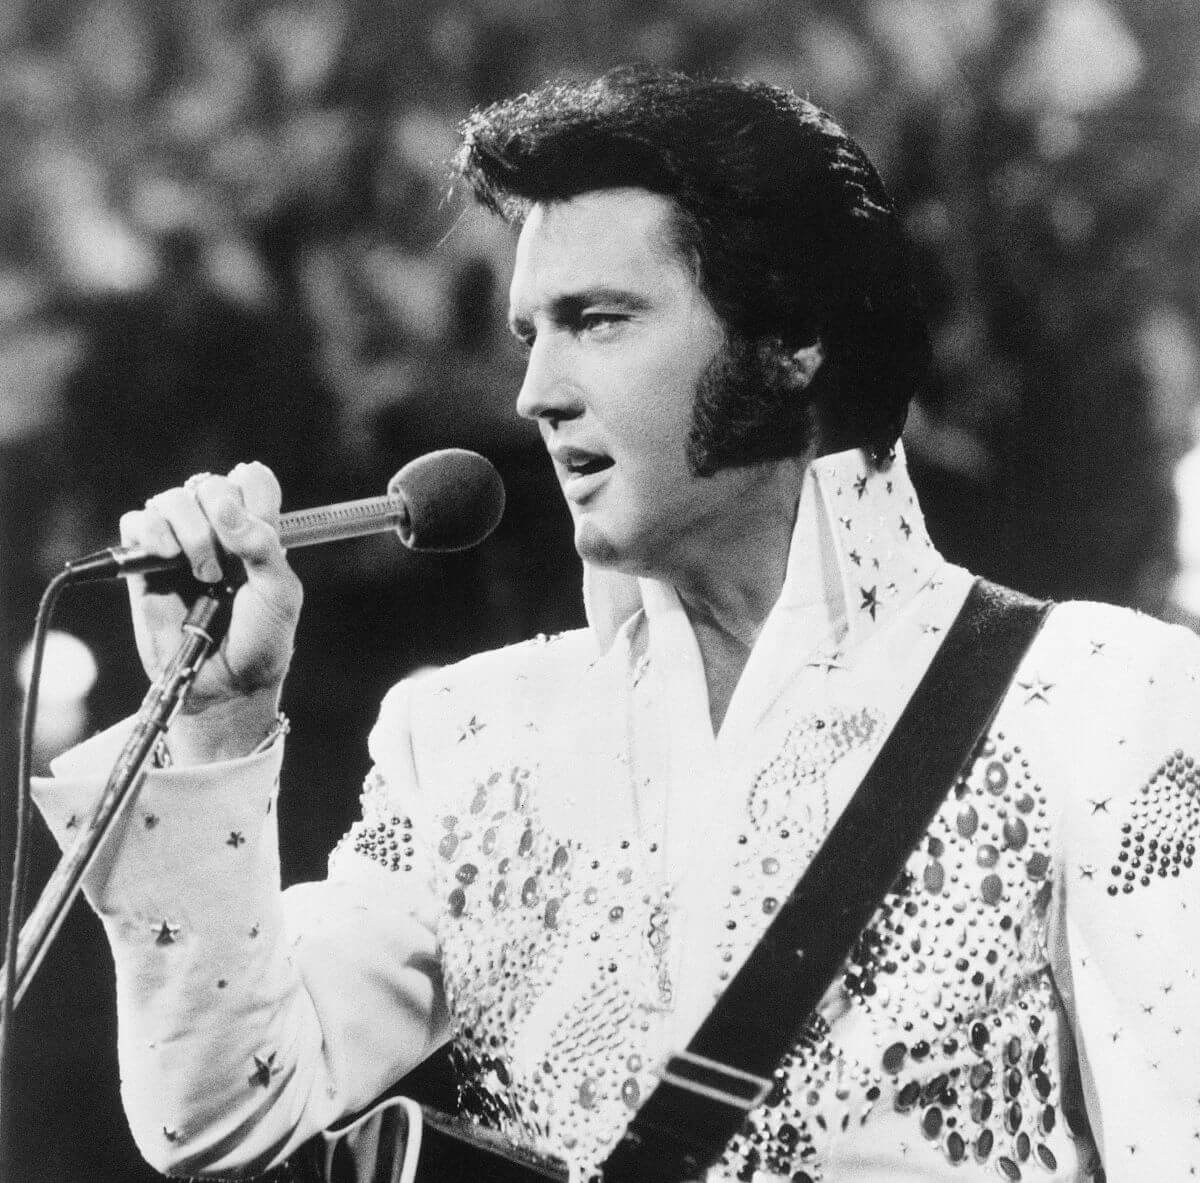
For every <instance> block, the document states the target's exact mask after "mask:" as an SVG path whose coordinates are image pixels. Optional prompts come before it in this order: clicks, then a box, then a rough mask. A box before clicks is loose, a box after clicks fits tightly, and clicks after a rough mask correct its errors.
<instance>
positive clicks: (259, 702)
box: [121, 462, 303, 764]
mask: <svg viewBox="0 0 1200 1183" xmlns="http://www.w3.org/2000/svg"><path fill="white" fill-rule="evenodd" d="M280 502H281V493H280V488H279V482H278V481H277V480H276V479H275V475H274V473H272V472H271V470H270V469H269V468H267V467H266V466H265V465H262V464H259V463H257V462H255V463H253V464H239V465H238V466H237V467H236V468H234V469H233V470H232V471H231V472H230V473H229V475H228V476H224V477H222V476H214V475H211V474H204V475H201V476H197V477H192V478H191V479H190V480H189V481H188V482H187V484H186V485H185V486H181V487H178V488H174V489H168V490H167V491H166V492H164V493H159V494H157V495H156V496H154V497H152V498H150V500H149V501H148V502H146V508H145V509H142V510H136V511H134V512H132V513H127V514H125V515H124V516H123V517H122V518H121V542H122V544H124V545H126V546H142V547H145V548H146V549H147V550H149V551H152V552H153V553H155V554H158V555H162V556H163V557H164V558H172V557H174V556H176V555H179V554H184V555H185V556H186V557H187V560H188V563H189V566H190V567H191V571H192V574H193V575H195V577H196V578H197V579H198V580H200V581H201V582H203V583H216V582H219V581H220V579H221V577H222V573H221V554H222V552H224V553H225V554H227V555H230V556H232V557H235V558H238V559H240V560H241V561H242V564H243V565H244V567H245V570H246V582H245V583H244V584H243V585H242V586H241V587H240V588H238V591H237V594H236V596H235V597H234V600H233V612H232V617H231V619H230V623H229V629H228V631H227V632H226V635H225V639H224V640H223V641H222V642H221V645H220V647H219V648H218V649H217V650H216V652H214V653H213V654H212V655H211V656H210V657H209V658H208V660H207V661H206V662H205V664H204V666H203V668H202V669H201V670H200V673H199V674H198V675H197V677H196V681H195V683H194V684H193V686H192V690H191V693H190V695H189V697H188V700H187V702H186V704H185V706H184V709H183V712H182V713H181V715H180V717H179V718H177V719H176V720H175V722H174V723H173V724H172V726H171V730H170V734H169V736H168V745H169V747H170V750H171V756H172V759H173V760H174V761H175V763H177V764H186V763H200V762H204V761H208V760H213V759H223V758H230V757H234V756H241V755H245V754H246V753H247V752H249V751H251V750H252V749H253V748H254V746H255V745H256V744H257V743H258V741H259V740H260V739H261V738H262V736H263V735H264V734H265V733H266V731H267V729H268V728H269V727H270V725H271V722H272V721H273V719H274V717H275V712H276V711H277V709H278V705H279V693H280V689H281V687H282V685H283V679H284V675H285V674H286V673H287V667H288V663H289V661H290V660H291V655H292V645H293V641H294V638H295V633H296V624H297V621H298V620H299V616H300V605H301V601H302V599H303V590H302V588H301V586H300V581H299V579H298V578H297V577H296V574H295V572H294V571H293V570H292V569H291V567H290V566H289V565H288V562H287V558H286V556H285V554H284V551H283V548H282V546H281V545H280V543H279V535H278V532H277V528H276V523H277V522H278V518H279V507H280ZM128 583H129V594H130V600H131V602H132V607H133V627H134V635H135V637H136V639H137V647H138V654H139V656H140V657H141V660H142V665H143V666H144V667H145V670H146V673H147V674H148V675H149V676H150V678H151V679H154V678H157V677H158V675H159V674H160V673H161V672H162V670H163V668H164V667H165V666H166V665H167V664H168V662H169V661H170V660H171V658H172V656H173V655H174V653H175V651H176V649H177V648H178V647H179V640H180V635H181V634H180V625H181V624H182V622H183V619H184V617H185V616H186V615H187V610H188V601H187V599H186V598H185V595H186V588H184V587H183V585H182V583H181V581H180V580H179V579H178V578H177V577H163V576H160V575H151V576H140V577H134V578H131V579H130V580H129V581H128ZM181 593H182V594H181Z"/></svg>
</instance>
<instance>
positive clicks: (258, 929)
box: [250, 924, 262, 940]
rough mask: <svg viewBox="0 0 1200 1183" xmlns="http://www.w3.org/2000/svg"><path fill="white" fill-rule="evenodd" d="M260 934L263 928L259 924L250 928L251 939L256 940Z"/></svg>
mask: <svg viewBox="0 0 1200 1183" xmlns="http://www.w3.org/2000/svg"><path fill="white" fill-rule="evenodd" d="M260 932H262V927H261V926H260V925H258V924H252V925H251V926H250V939H251V940H254V939H255V937H257V936H258V934H259V933H260Z"/></svg>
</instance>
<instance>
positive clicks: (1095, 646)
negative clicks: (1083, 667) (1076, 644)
mask: <svg viewBox="0 0 1200 1183" xmlns="http://www.w3.org/2000/svg"><path fill="white" fill-rule="evenodd" d="M1089 643H1090V645H1091V647H1092V651H1091V654H1090V655H1089V656H1091V657H1100V656H1102V655H1103V653H1104V649H1105V646H1107V644H1108V642H1107V641H1091V642H1089Z"/></svg>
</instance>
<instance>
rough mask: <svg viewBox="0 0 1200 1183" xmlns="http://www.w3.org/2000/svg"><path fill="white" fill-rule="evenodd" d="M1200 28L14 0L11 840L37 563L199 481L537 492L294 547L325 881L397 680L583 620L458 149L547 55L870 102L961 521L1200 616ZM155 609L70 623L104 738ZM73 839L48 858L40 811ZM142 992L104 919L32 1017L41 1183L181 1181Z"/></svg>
mask: <svg viewBox="0 0 1200 1183" xmlns="http://www.w3.org/2000/svg"><path fill="white" fill-rule="evenodd" d="M1198 31H1200V30H1198V26H1197V18H1196V17H1195V16H1193V15H1192V14H1191V13H1190V11H1189V6H1186V5H1180V4H1178V3H1176V2H1175V0H805V2H802V3H801V2H797V0H769V2H765V3H758V2H752V0H690V2H688V3H686V4H684V3H669V2H667V0H636V2H635V0H587V2H586V3H584V2H582V0H533V2H529V3H523V4H516V3H512V2H511V0H508V2H505V0H403V2H401V0H311V2H307V3H306V2H302V0H296V2H292V3H267V2H258V3H251V2H249V0H205V2H204V3H193V2H190V0H37V3H34V2H32V0H0V161H2V167H0V720H2V721H3V726H4V728H5V729H6V730H5V731H4V733H3V740H4V744H3V752H2V755H3V760H2V771H3V774H4V780H3V784H4V786H5V790H4V794H3V814H2V819H3V820H2V823H0V824H2V825H3V828H4V833H5V838H4V842H3V843H0V854H3V855H4V857H5V859H6V861H7V854H8V842H9V839H8V835H9V834H10V832H11V826H10V825H9V819H10V817H11V808H12V794H11V789H10V786H11V784H12V777H11V769H12V767H13V764H14V760H13V757H12V750H11V749H12V743H11V740H12V735H13V722H12V721H13V719H14V718H15V700H16V693H17V689H16V683H15V674H14V670H15V664H16V656H17V653H18V651H19V650H20V648H21V646H22V644H23V643H24V641H25V639H26V637H27V634H28V631H29V627H30V624H31V621H32V616H33V609H34V606H35V605H36V600H37V595H38V593H39V591H40V588H41V587H42V585H43V584H44V583H45V581H46V579H47V578H48V577H49V575H50V574H52V573H53V571H54V570H55V569H57V567H58V566H60V565H61V563H62V561H63V560H64V559H65V558H67V557H69V556H70V555H72V554H78V553H83V552H86V551H89V550H92V549H94V548H96V547H99V546H102V545H105V544H107V543H109V542H111V541H112V540H113V539H114V536H115V530H116V523H117V519H118V518H119V516H120V514H121V512H123V511H124V510H125V509H128V508H131V507H136V506H137V505H139V504H140V503H141V502H142V500H143V499H144V498H146V497H147V496H149V495H150V494H151V493H153V492H155V491H157V490H159V489H161V488H164V487H166V486H168V485H171V484H174V483H177V482H179V481H180V480H182V478H183V477H185V476H186V475H187V474H189V473H191V472H193V471H197V470H202V469H204V470H213V471H221V470H224V469H226V468H228V467H230V466H232V464H234V463H235V462H237V461H238V460H241V459H246V458H254V457H257V458H260V459H263V460H265V461H266V462H268V463H270V464H271V465H272V466H273V467H274V468H275V470H276V471H277V472H278V473H279V475H280V477H281V480H282V482H283V486H284V489H285V508H299V507H300V506H303V505H308V504H314V503H318V502H324V501H330V500H336V499H339V498H345V497H356V496H365V495H368V494H370V493H373V492H379V491H382V488H383V486H384V485H385V484H386V481H387V479H388V477H389V476H390V475H391V473H392V472H393V471H394V470H395V469H397V468H399V467H400V465H401V464H402V463H403V462H404V461H405V460H407V459H409V458H411V457H412V456H414V455H416V454H419V453H420V452H423V451H426V450H428V449H430V448H434V447H438V446H447V445H452V444H453V445H460V446H467V447H474V448H476V449H478V450H480V451H482V452H484V453H485V454H486V455H488V456H489V458H491V459H492V460H493V461H494V462H495V463H496V464H497V466H498V467H499V468H500V470H501V472H502V474H503V476H504V478H505V481H506V484H507V487H508V492H509V505H510V508H509V512H508V515H507V518H506V521H505V524H504V525H503V526H502V527H501V529H500V530H499V531H498V533H497V534H496V536H495V537H494V538H493V539H492V540H491V541H489V542H488V543H487V544H485V545H484V546H483V547H481V548H479V550H477V551H475V552H473V553H471V554H469V555H465V556H458V557H454V558H449V559H428V558H419V557H417V556H413V555H411V554H409V553H406V552H404V551H402V550H401V549H400V548H399V547H398V546H395V545H393V544H392V543H389V542H387V541H384V540H381V539H376V540H372V541H369V542H363V543H357V544H340V545H339V546H336V547H330V548H325V549H323V550H320V551H307V552H303V553H302V554H301V555H299V556H298V557H297V565H298V567H299V569H300V571H301V574H302V576H303V577H304V579H305V582H306V587H307V594H308V599H307V607H306V615H305V620H304V624H303V626H302V632H301V636H300V638H299V648H298V655H297V660H296V665H295V667H294V672H293V675H292V678H291V680H290V682H289V691H288V701H287V703H286V706H287V709H288V711H289V713H290V714H291V716H292V719H293V724H294V734H293V738H292V740H291V742H290V750H289V757H288V765H289V767H288V770H287V774H286V776H287V781H286V783H287V788H286V790H285V796H284V798H283V802H282V804H281V811H280V812H281V824H282V827H283V832H282V843H283V860H284V873H285V877H286V878H287V879H288V880H289V881H291V880H295V879H302V878H310V877H313V876H316V875H319V874H321V872H322V867H323V856H324V853H325V851H326V850H327V849H328V847H329V846H330V844H331V843H332V841H333V840H334V838H335V837H336V835H337V834H338V833H339V832H340V830H341V829H342V828H343V827H344V826H345V825H346V824H347V822H348V821H349V819H350V818H351V816H352V815H353V812H354V809H355V805H356V796H357V787H358V784H359V782H360V781H361V778H362V776H363V774H364V772H365V767H366V759H367V756H366V752H365V748H364V746H363V739H364V736H365V733H366V730H367V729H368V728H369V726H370V724H371V722H372V714H373V711H374V706H375V703H376V702H377V700H378V698H379V696H380V695H381V693H382V692H383V690H384V689H385V688H386V686H387V685H388V684H390V683H391V682H392V681H394V680H396V679H397V678H399V677H401V676H403V675H404V674H406V673H408V672H411V671H413V670H415V669H417V668H420V667H422V666H425V665H430V664H437V663H441V662H445V661H448V660H452V659H454V658H457V657H459V656H462V655H464V654H466V653H468V652H471V651H474V650H477V649H480V648H483V647H488V646H494V645H497V644H502V643H505V642H507V641H511V640H515V639H518V638H520V637H523V636H528V635H531V634H532V633H535V632H538V631H546V632H549V631H554V630H557V629H560V628H564V627H570V626H573V625H576V624H578V623H580V622H581V620H582V604H581V600H580V595H579V590H578V575H579V568H578V564H577V561H576V560H575V558H574V556H573V553H572V551H571V547H570V530H569V525H568V522H567V519H566V516H565V513H564V512H563V511H561V509H560V508H559V506H558V499H557V493H556V490H555V486H554V482H553V479H552V476H551V474H550V472H549V470H548V467H547V465H546V464H545V463H544V462H543V461H542V459H541V457H540V455H539V445H538V443H537V436H536V432H535V431H534V430H533V429H532V428H530V427H529V426H528V425H524V424H521V423H519V422H518V421H517V419H516V417H515V415H514V414H513V412H512V403H513V400H514V398H515V392H516V389H517V386H518V383H519V374H520V357H519V355H518V353H517V352H516V350H515V348H514V347H513V346H512V345H511V344H510V343H509V342H508V341H507V340H506V336H505V333H504V329H503V309H504V304H505V284H506V282H507V274H508V270H509V262H510V256H511V250H512V234H511V231H509V230H507V229H506V228H504V227H502V226H501V225H499V224H498V223H496V222H495V221H492V220H489V219H488V218H487V217H485V216H483V215H482V214H480V213H478V212H476V211H473V210H472V209H471V208H470V207H469V205H468V204H467V203H466V202H465V201H464V200H463V198H462V196H461V195H458V194H454V193H451V192H448V189H447V181H446V172H445V168H444V165H445V161H446V159H447V158H448V156H449V155H450V154H451V153H452V152H453V150H454V144H455V124H456V122H457V121H458V120H459V119H460V118H461V117H462V116H463V115H464V114H465V113H466V112H467V111H468V110H469V109H470V108H471V107H472V106H475V105H477V104H479V103H482V102H486V101H488V100H490V99H493V98H496V97H499V96H501V95H503V94H508V93H512V92H515V91H518V90H521V89H525V88H527V87H529V86H531V85H534V84H536V83H537V82H539V81H541V80H542V79H544V78H546V77H549V76H552V75H558V74H575V75H592V74H595V73H597V72H599V71H600V70H602V69H604V68H605V67H607V66H609V65H613V64H616V63H618V62H623V61H630V60H638V59H641V60H652V61H655V62H658V63H662V64H667V65H673V66H677V67H680V68H683V69H689V70H707V71H718V72H723V73H730V74H734V75H737V76H750V77H758V78H761V79H763V80H766V81H769V82H773V83H777V84H782V85H786V86H789V87H792V88H794V89H796V90H798V91H800V92H801V93H805V94H807V95H809V96H810V97H812V98H813V99H814V100H815V101H816V102H818V103H819V104H821V105H822V106H825V107H827V108H829V109H830V110H832V111H833V112H834V113H835V114H836V115H837V116H838V117H839V119H840V120H841V121H842V122H843V123H844V124H845V125H846V126H847V127H848V128H849V129H850V130H851V132H852V133H853V134H854V135H855V136H856V137H857V138H858V139H859V140H860V141H861V142H862V143H863V144H864V146H865V147H866V148H867V150H868V152H869V153H870V155H871V156H872V158H873V159H874V160H875V161H876V163H877V164H878V165H879V167H880V170H881V172H882V173H883V175H884V177H885V180H886V181H887V183H888V185H889V187H890V188H891V190H892V192H893V195H894V196H895V197H896V199H897V201H898V203H899V205H900V206H901V208H902V210H903V212H904V217H905V220H906V222H907V224H908V226H909V229H910V231H911V234H912V237H913V239H914V242H915V243H916V247H917V252H918V262H919V270H920V282H921V286H922V290H923V293H924V295H925V298H926V300H927V302H928V306H929V315H930V320H931V325H932V329H933V339H934V347H935V370H934V377H933V381H932V383H931V385H930V387H929V389H927V390H925V391H923V392H922V394H921V397H920V399H919V401H918V403H917V405H916V409H915V410H914V412H913V415H912V417H911V420H910V424H909V429H908V431H907V433H906V442H907V448H908V451H909V456H910V461H911V464H912V467H913V468H914V470H915V478H916V480H917V483H918V488H919V489H920V490H921V491H922V493H923V494H924V497H923V500H924V505H925V508H926V512H927V516H928V518H929V521H930V526H931V530H932V533H933V536H934V538H935V540H936V541H937V542H938V544H939V545H940V546H941V548H942V549H943V551H944V552H945V553H946V554H947V555H948V556H949V557H951V558H952V559H954V560H956V561H960V562H963V563H964V564H966V565H967V566H970V567H972V568H974V569H975V570H978V571H980V572H981V573H984V574H987V575H991V576H993V577H995V578H998V579H1001V580H1003V581H1005V582H1008V583H1011V584H1014V585H1016V586H1018V587H1020V588H1023V589H1024V590H1027V591H1030V592H1033V593H1036V594H1040V595H1051V596H1055V597H1058V598H1065V597H1068V596H1074V597H1081V596H1082V597H1088V598H1098V599H1105V600H1111V601H1114V602H1118V603H1124V604H1132V605H1135V606H1138V607H1142V608H1144V609H1147V610H1149V611H1154V612H1158V613H1160V614H1162V615H1176V616H1179V615H1181V614H1183V613H1184V609H1182V608H1181V607H1180V606H1179V605H1178V604H1177V603H1176V602H1175V601H1174V600H1173V598H1172V588H1173V587H1174V586H1175V581H1176V576H1177V574H1178V571H1177V566H1178V559H1177V554H1178V552H1177V548H1176V517H1177V510H1176V503H1175V499H1174V497H1173V492H1172V473H1173V471H1174V469H1175V466H1176V464H1177V462H1178V461H1179V459H1180V458H1181V457H1182V456H1183V455H1184V454H1185V453H1186V452H1188V451H1189V450H1190V449H1191V448H1192V446H1193V444H1194V443H1195V440H1194V438H1193V412H1194V409H1195V407H1196V404H1197V402H1198V401H1200V400H1198V399H1197V392H1198V391H1200V384H1198V382H1197V370H1198V369H1200V338H1198V333H1200V306H1198V305H1200V257H1198V255H1197V250H1196V245H1195V244H1196V243H1198V242H1200V233H1198V231H1200V184H1198V183H1197V179H1198V174H1200V151H1198V148H1200V65H1198V64H1197V62H1198V59H1197V56H1196V54H1195V48H1196V41H1197V34H1198ZM352 545H353V547H354V549H353V550H351V549H349V548H350V547H351V546H352ZM122 601H123V591H122V589H120V588H104V589H99V590H89V591H87V592H86V593H85V592H83V591H80V592H76V593H72V594H71V595H70V596H69V597H68V599H67V600H66V601H64V604H63V607H62V610H61V613H60V624H61V626H62V627H63V628H65V629H68V630H69V631H71V632H72V633H74V634H75V635H77V636H78V637H80V638H82V639H83V640H84V641H85V642H86V643H87V645H88V646H89V647H90V649H91V651H92V652H93V653H94V654H95V656H96V660H97V663H98V669H99V680H98V682H97V683H96V686H95V687H94V688H93V690H92V691H91V695H90V698H89V700H88V707H89V712H90V715H89V720H90V721H89V723H88V726H90V727H97V726H102V725H105V724H107V723H109V722H112V721H113V720H114V719H116V718H119V717H120V716H121V715H123V714H125V713H127V712H128V711H129V710H130V709H131V708H132V707H133V706H135V705H136V703H137V701H138V698H139V696H140V690H141V676H140V672H139V670H138V668H137V666H136V663H135V660H134V657H133V650H132V642H131V637H130V632H129V627H128V624H127V622H126V619H125V613H124V609H123V602H122ZM36 854H37V864H36V867H35V872H34V879H35V881H37V880H39V879H40V878H44V873H45V872H47V871H48V869H49V866H50V863H51V859H52V852H51V851H50V849H49V842H48V840H47V839H45V838H44V837H43V836H41V835H40V834H39V836H38V848H37V851H36ZM0 879H2V877H0ZM35 886H36V883H35ZM109 976H110V969H109V963H108V955H107V953H106V951H105V950H104V947H103V944H102V942H101V939H100V937H99V935H98V931H97V929H96V928H95V922H94V921H93V920H92V919H91V918H90V916H86V915H84V914H82V913H81V912H80V911H79V910H77V911H76V914H74V915H73V917H72V919H71V921H70V922H69V924H68V926H67V928H66V929H65V931H64V934H63V936H62V937H61V938H60V941H59V944H58V946H57V947H56V949H55V951H54V953H53V954H52V956H51V958H50V960H49V961H48V963H47V966H46V968H45V970H44V971H43V973H42V975H41V978H40V979H39V981H38V983H37V984H36V985H35V987H34V988H33V990H31V992H30V996H29V1000H28V1002H27V1004H26V1005H25V1006H24V1007H23V1008H22V1017H21V1023H20V1027H19V1030H18V1032H17V1038H16V1046H15V1049H14V1051H15V1056H16V1064H17V1067H16V1077H17V1079H18V1081H19V1082H20V1096H19V1099H18V1103H17V1135H18V1145H17V1153H18V1162H19V1164H20V1168H19V1169H20V1172H21V1173H20V1174H19V1176H16V1177H19V1178H20V1179H21V1180H29V1181H35V1180H38V1181H40V1180H47V1181H55V1183H58V1181H69V1183H74V1181H76V1180H78V1181H80V1183H82V1181H83V1180H88V1181H89V1183H107V1181H109V1180H112V1181H114V1183H115V1181H116V1180H122V1181H126V1180H136V1179H140V1178H145V1179H150V1178H153V1177H155V1176H153V1175H152V1173H151V1172H150V1171H149V1170H148V1168H145V1167H143V1166H140V1165H139V1163H138V1160H137V1158H136V1152H135V1151H134V1150H133V1149H132V1146H131V1143H130V1141H129V1138H128V1135H127V1134H126V1132H125V1129H124V1124H123V1121H122V1119H121V1117H120V1115H119V1110H118V1106H117V1101H116V1068H115V1061H114V1056H113V1045H114V1042H115V1033H114V1032H113V1029H112V1028H113V1018H112V1000H111V984H110V982H109V980H108V979H109Z"/></svg>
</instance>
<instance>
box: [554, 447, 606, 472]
mask: <svg viewBox="0 0 1200 1183" xmlns="http://www.w3.org/2000/svg"><path fill="white" fill-rule="evenodd" d="M560 463H561V464H562V466H563V468H565V469H566V471H567V473H568V475H570V476H592V475H593V474H594V473H597V472H603V471H604V470H605V469H606V468H611V467H612V466H613V463H614V461H613V458H612V457H611V456H603V455H600V454H599V453H596V452H582V451H579V450H577V449H574V448H572V449H571V450H570V451H569V452H566V453H565V454H564V455H563V456H562V457H561V458H560Z"/></svg>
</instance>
